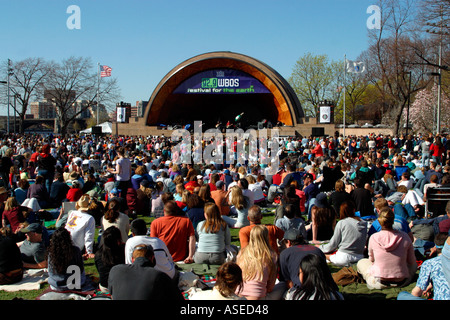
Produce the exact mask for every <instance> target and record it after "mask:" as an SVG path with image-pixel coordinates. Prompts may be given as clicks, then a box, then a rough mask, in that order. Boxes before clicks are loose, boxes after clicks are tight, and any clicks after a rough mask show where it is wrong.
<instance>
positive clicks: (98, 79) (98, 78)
mask: <svg viewBox="0 0 450 320" xmlns="http://www.w3.org/2000/svg"><path fill="white" fill-rule="evenodd" d="M99 109H100V62H99V63H98V68H97V126H98V122H99V121H98V110H99Z"/></svg>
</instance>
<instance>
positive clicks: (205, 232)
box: [194, 202, 231, 265]
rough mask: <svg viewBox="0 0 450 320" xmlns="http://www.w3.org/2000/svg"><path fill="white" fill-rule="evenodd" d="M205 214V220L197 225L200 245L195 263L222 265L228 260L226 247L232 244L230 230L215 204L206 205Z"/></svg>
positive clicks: (196, 252) (195, 255)
mask: <svg viewBox="0 0 450 320" xmlns="http://www.w3.org/2000/svg"><path fill="white" fill-rule="evenodd" d="M204 212H205V213H204V214H205V220H203V221H200V222H199V223H198V225H197V234H198V243H197V250H196V251H195V254H194V262H195V263H208V264H218V265H220V264H222V263H224V262H225V259H226V251H225V246H227V245H230V243H231V235H230V229H229V228H228V225H227V223H226V222H225V220H223V219H222V215H221V214H220V210H219V207H217V205H216V204H215V203H211V202H208V203H206V204H205V206H204Z"/></svg>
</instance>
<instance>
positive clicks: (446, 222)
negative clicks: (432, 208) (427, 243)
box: [439, 219, 450, 233]
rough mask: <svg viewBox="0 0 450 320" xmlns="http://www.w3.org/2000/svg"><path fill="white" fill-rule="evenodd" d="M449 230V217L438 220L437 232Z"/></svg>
mask: <svg viewBox="0 0 450 320" xmlns="http://www.w3.org/2000/svg"><path fill="white" fill-rule="evenodd" d="M449 230H450V219H445V220H442V221H441V222H439V232H443V233H448V232H449Z"/></svg>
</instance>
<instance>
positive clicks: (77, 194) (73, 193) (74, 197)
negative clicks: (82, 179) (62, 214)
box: [66, 188, 83, 202]
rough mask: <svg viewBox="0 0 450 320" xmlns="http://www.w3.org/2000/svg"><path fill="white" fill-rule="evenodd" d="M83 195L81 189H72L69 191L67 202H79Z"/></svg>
mask: <svg viewBox="0 0 450 320" xmlns="http://www.w3.org/2000/svg"><path fill="white" fill-rule="evenodd" d="M82 195H83V190H81V189H80V188H70V189H69V191H67V196H66V198H67V201H69V202H77V201H78V200H79V199H80V198H81V196H82Z"/></svg>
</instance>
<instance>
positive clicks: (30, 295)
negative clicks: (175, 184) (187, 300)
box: [0, 212, 273, 300]
mask: <svg viewBox="0 0 450 320" xmlns="http://www.w3.org/2000/svg"><path fill="white" fill-rule="evenodd" d="M138 217H139V218H142V219H144V220H145V221H146V222H147V223H148V226H149V227H150V223H151V221H153V220H154V218H152V217H148V216H138ZM263 223H273V213H271V212H265V213H264V218H263ZM97 236H98V229H97V230H96V237H95V238H96V239H97ZM231 242H232V244H234V245H237V246H239V245H240V244H239V229H231ZM84 266H85V272H86V275H88V276H90V277H91V278H92V279H93V280H94V281H97V279H98V272H97V268H96V267H95V262H94V259H88V260H86V261H85V263H84ZM48 286H49V285H48V284H47V283H45V284H43V285H41V289H39V290H23V291H17V292H8V291H2V290H0V300H12V299H24V300H35V299H36V297H38V296H39V295H40V294H42V293H43V291H44V290H45V289H47V288H48Z"/></svg>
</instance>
